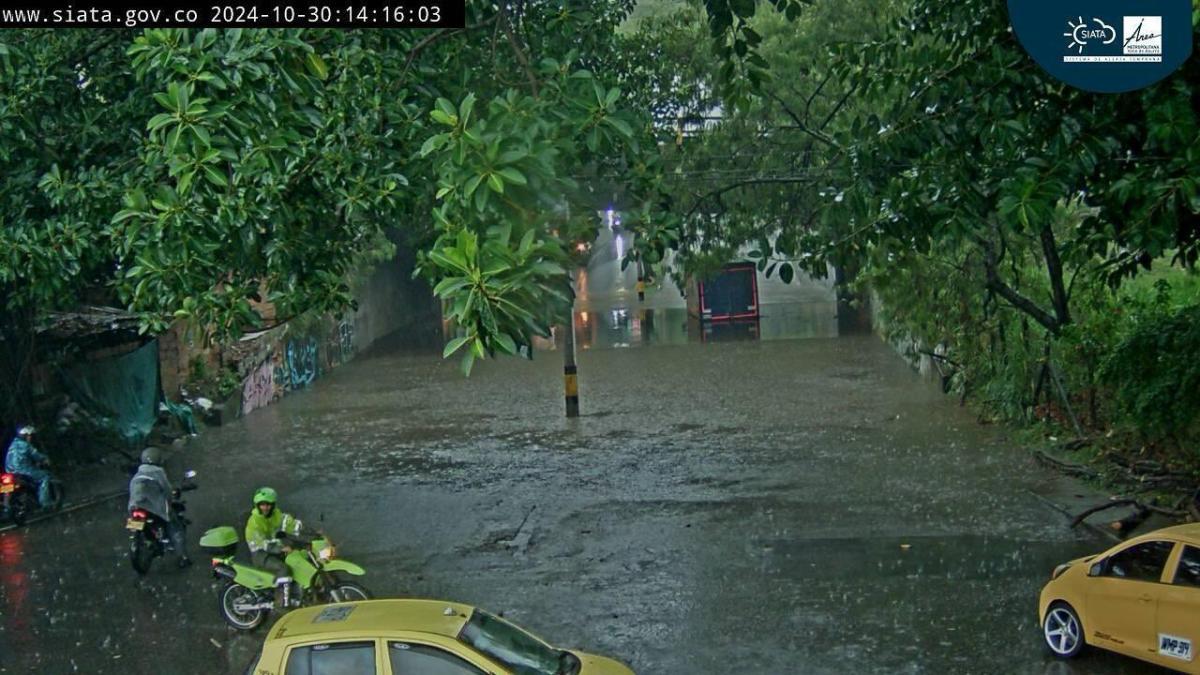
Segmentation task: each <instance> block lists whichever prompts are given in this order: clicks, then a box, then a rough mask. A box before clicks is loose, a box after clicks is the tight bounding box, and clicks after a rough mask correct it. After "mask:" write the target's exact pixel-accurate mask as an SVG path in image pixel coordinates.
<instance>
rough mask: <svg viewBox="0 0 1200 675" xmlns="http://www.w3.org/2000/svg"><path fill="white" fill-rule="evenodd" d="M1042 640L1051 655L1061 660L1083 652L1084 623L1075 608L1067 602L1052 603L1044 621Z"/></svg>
mask: <svg viewBox="0 0 1200 675" xmlns="http://www.w3.org/2000/svg"><path fill="white" fill-rule="evenodd" d="M1042 640H1043V642H1044V643H1045V645H1046V648H1047V649H1049V650H1050V653H1051V654H1053V655H1055V656H1057V657H1058V658H1060V659H1071V658H1075V657H1076V656H1078V655H1079V652H1081V651H1083V648H1084V646H1085V644H1086V643H1085V641H1084V637H1083V622H1082V621H1080V620H1079V614H1078V613H1077V612H1076V611H1075V608H1074V607H1072V606H1070V605H1068V604H1067V603H1065V602H1062V601H1057V602H1052V603H1050V607H1049V608H1048V609H1047V610H1046V618H1045V619H1044V620H1043V621H1042Z"/></svg>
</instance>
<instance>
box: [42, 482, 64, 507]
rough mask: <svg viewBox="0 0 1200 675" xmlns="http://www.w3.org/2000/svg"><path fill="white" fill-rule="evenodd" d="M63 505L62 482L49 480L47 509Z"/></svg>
mask: <svg viewBox="0 0 1200 675" xmlns="http://www.w3.org/2000/svg"><path fill="white" fill-rule="evenodd" d="M62 505H63V486H62V483H60V482H58V481H56V480H52V481H50V505H49V506H47V507H46V510H47V511H57V510H59V509H61V508H62Z"/></svg>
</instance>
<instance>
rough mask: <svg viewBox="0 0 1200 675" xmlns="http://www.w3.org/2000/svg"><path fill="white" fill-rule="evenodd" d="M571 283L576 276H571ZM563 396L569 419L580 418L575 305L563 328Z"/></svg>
mask: <svg viewBox="0 0 1200 675" xmlns="http://www.w3.org/2000/svg"><path fill="white" fill-rule="evenodd" d="M571 283H572V284H574V283H575V275H574V274H573V273H572V274H571ZM563 328H564V329H565V330H564V332H563V396H564V398H565V399H566V402H567V417H579V371H578V369H577V368H576V367H575V303H574V302H572V303H571V312H570V314H568V316H567V325H565V326H563Z"/></svg>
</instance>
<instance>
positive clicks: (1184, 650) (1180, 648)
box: [1158, 633, 1193, 661]
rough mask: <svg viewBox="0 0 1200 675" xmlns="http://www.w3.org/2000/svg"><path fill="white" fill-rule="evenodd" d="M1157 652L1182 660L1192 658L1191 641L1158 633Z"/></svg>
mask: <svg viewBox="0 0 1200 675" xmlns="http://www.w3.org/2000/svg"><path fill="white" fill-rule="evenodd" d="M1158 653H1159V654H1162V655H1163V656H1169V657H1171V658H1173V659H1180V660H1182V661H1191V660H1192V656H1193V654H1192V641H1191V640H1189V639H1187V638H1181V637H1176V636H1174V635H1167V634H1166V633H1159V634H1158Z"/></svg>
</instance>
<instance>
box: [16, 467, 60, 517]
mask: <svg viewBox="0 0 1200 675" xmlns="http://www.w3.org/2000/svg"><path fill="white" fill-rule="evenodd" d="M37 492H38V486H37V483H36V482H34V481H31V480H29V479H28V478H26V477H25V476H22V475H20V474H15V473H7V472H5V473H0V515H3V516H4V517H5V518H7V519H8V520H11V521H12V522H13V524H14V525H16V526H17V527H20V526H22V525H24V524H25V520H26V519H27V518H29V516H30V515H31V514H33V513H36V512H37V510H38V508H39V505H38V498H37ZM62 500H63V488H62V483H61V482H60V481H59V480H58V479H57V478H51V479H50V504H49V505H48V506H47V508H46V510H47V511H54V510H57V509H59V508H62Z"/></svg>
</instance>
